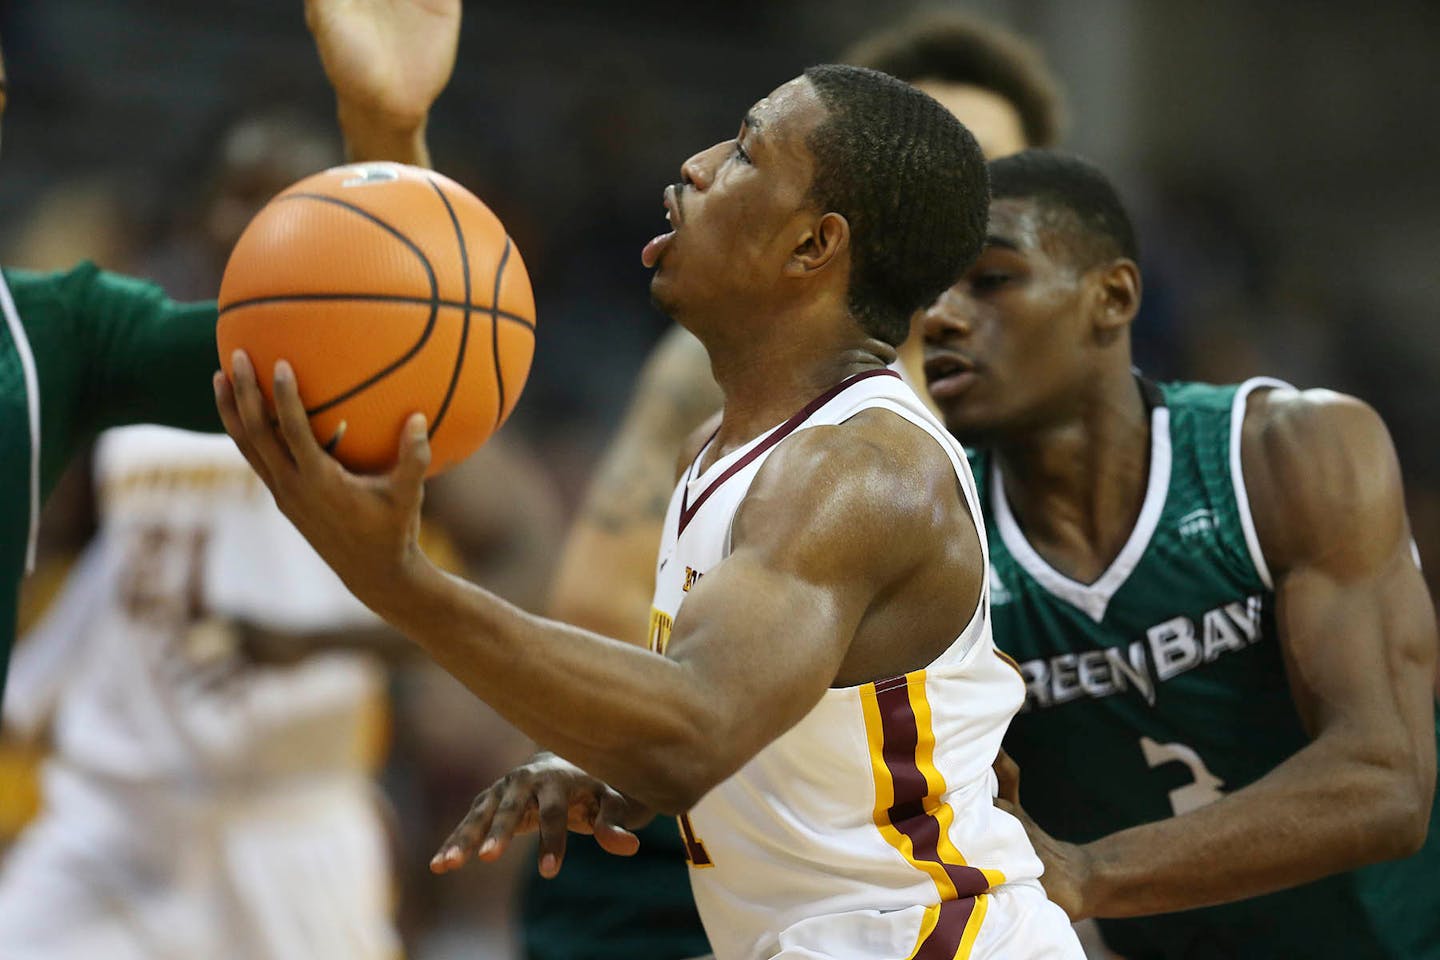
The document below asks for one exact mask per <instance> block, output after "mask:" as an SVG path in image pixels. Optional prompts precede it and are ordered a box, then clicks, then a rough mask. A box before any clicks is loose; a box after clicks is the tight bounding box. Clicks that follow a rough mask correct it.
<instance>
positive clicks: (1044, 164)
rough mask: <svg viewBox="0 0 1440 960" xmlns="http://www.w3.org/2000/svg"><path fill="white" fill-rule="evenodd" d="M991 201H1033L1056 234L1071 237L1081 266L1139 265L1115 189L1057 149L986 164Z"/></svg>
mask: <svg viewBox="0 0 1440 960" xmlns="http://www.w3.org/2000/svg"><path fill="white" fill-rule="evenodd" d="M990 196H991V198H992V199H994V200H1002V199H1005V198H1007V197H1014V198H1019V199H1024V200H1034V201H1036V202H1037V203H1038V204H1040V205H1041V206H1043V207H1044V208H1045V215H1046V217H1047V218H1048V219H1049V220H1050V223H1051V225H1052V226H1054V227H1055V228H1056V229H1058V230H1062V231H1069V232H1071V233H1072V234H1074V235H1075V236H1074V251H1075V254H1076V257H1077V259H1078V260H1079V261H1080V262H1079V265H1080V266H1082V267H1085V268H1089V267H1092V266H1095V265H1096V264H1099V263H1103V262H1106V261H1109V260H1114V259H1115V258H1117V257H1129V258H1130V259H1131V260H1137V259H1139V256H1140V245H1139V243H1138V241H1137V240H1136V239H1135V226H1134V224H1132V223H1131V222H1130V214H1129V213H1127V212H1126V211H1125V204H1124V203H1123V202H1122V201H1121V199H1120V194H1119V193H1118V192H1117V191H1116V190H1115V185H1114V184H1112V183H1111V182H1110V179H1109V178H1108V177H1106V176H1105V174H1103V173H1101V172H1100V168H1099V167H1096V166H1095V165H1094V164H1092V163H1090V162H1088V161H1086V160H1082V159H1081V158H1079V157H1077V156H1074V155H1072V154H1068V153H1061V152H1059V151H1057V150H1025V151H1022V152H1021V153H1017V154H1014V155H1013V156H1009V157H1001V158H1000V159H998V160H992V161H990Z"/></svg>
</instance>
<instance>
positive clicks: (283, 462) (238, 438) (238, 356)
mask: <svg viewBox="0 0 1440 960" xmlns="http://www.w3.org/2000/svg"><path fill="white" fill-rule="evenodd" d="M230 388H231V390H232V391H233V392H234V394H235V407H236V409H237V410H238V411H239V421H240V422H239V432H238V433H237V432H236V431H233V430H232V431H231V434H230V435H231V436H232V437H234V438H235V442H236V443H237V444H238V445H239V446H240V448H241V450H244V451H245V455H246V458H247V459H250V460H251V461H252V462H253V461H254V458H256V457H258V458H259V460H260V462H261V464H262V465H263V469H261V470H259V471H258V472H259V473H260V476H261V478H262V479H264V480H265V482H266V484H267V485H269V486H270V487H271V489H274V481H278V480H280V479H281V478H283V477H285V476H287V475H289V474H291V473H294V471H295V465H294V463H293V462H292V461H291V460H290V454H289V453H288V452H287V451H286V450H285V447H284V444H283V443H282V442H281V439H280V435H279V434H278V433H276V431H275V428H274V427H273V426H272V425H271V424H270V417H269V416H268V415H267V414H266V412H265V398H264V396H263V395H262V394H261V393H260V384H259V383H258V382H257V381H256V379H255V369H254V368H253V367H252V366H251V365H250V358H249V357H248V356H246V355H245V351H243V350H236V351H235V353H234V355H233V356H232V357H231V360H230ZM247 444H248V446H249V449H246V447H247ZM252 455H253V456H252Z"/></svg>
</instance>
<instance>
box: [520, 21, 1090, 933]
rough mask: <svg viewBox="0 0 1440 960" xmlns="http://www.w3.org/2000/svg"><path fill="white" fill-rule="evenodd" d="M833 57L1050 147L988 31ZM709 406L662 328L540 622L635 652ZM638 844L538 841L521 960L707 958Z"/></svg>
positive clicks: (1031, 99)
mask: <svg viewBox="0 0 1440 960" xmlns="http://www.w3.org/2000/svg"><path fill="white" fill-rule="evenodd" d="M844 60H845V62H847V63H855V64H858V65H860V66H867V67H873V68H875V69H878V70H883V71H885V72H886V73H889V74H891V75H893V76H897V77H899V78H900V79H902V80H907V81H910V82H912V83H914V84H915V85H916V86H917V87H919V88H920V89H921V90H924V91H925V92H926V93H928V94H930V95H931V96H932V97H935V98H936V99H937V100H939V101H940V102H941V103H942V104H944V105H945V106H946V107H948V108H949V109H950V112H951V113H953V114H955V115H956V116H957V117H959V118H960V120H961V121H962V122H964V123H965V125H966V126H967V127H969V128H970V131H971V133H973V134H974V136H975V139H976V140H977V141H978V142H979V144H980V147H981V149H982V150H983V151H984V152H985V154H986V156H988V157H995V156H1004V155H1005V154H1007V153H1014V152H1015V151H1017V150H1023V149H1024V148H1025V147H1027V146H1048V145H1051V144H1053V143H1054V142H1055V141H1056V140H1057V139H1058V138H1059V132H1060V127H1061V113H1062V110H1061V105H1060V96H1059V93H1058V90H1057V88H1056V84H1055V81H1054V79H1053V78H1052V77H1051V76H1050V72H1049V70H1048V68H1047V67H1046V65H1045V64H1044V62H1043V61H1042V59H1041V58H1040V55H1039V53H1038V51H1036V50H1035V49H1034V48H1033V47H1031V46H1030V45H1029V44H1028V43H1026V42H1025V41H1023V40H1022V39H1020V38H1019V37H1017V36H1015V35H1014V34H1011V33H1009V32H1007V31H1005V30H1004V29H1002V28H1000V27H998V26H995V25H993V24H990V23H986V22H983V21H978V20H974V19H971V18H968V17H960V16H954V15H942V14H934V15H928V16H924V17H921V18H917V19H911V20H908V21H905V22H903V23H901V24H898V25H897V26H895V27H894V28H893V29H891V30H888V31H885V32H883V33H879V34H876V35H874V36H871V37H869V38H867V39H866V40H864V41H862V42H861V43H859V44H858V45H857V46H856V47H855V48H854V49H852V50H851V51H849V52H848V53H847V54H846V55H845V57H844ZM920 346H921V343H920V338H919V337H918V336H912V337H911V340H910V341H909V342H907V343H906V344H905V345H904V346H902V347H901V354H902V360H904V359H906V356H905V355H906V354H907V353H909V354H910V355H911V358H910V359H911V361H912V362H911V369H912V373H913V376H914V378H915V379H914V380H913V381H912V382H914V383H919V382H920V380H919V377H920V357H919V355H918V353H919V348H920ZM719 409H720V389H719V387H717V386H716V385H715V381H714V378H713V377H712V376H711V373H710V360H709V358H708V357H707V356H706V354H705V350H704V348H703V347H701V346H700V342H699V341H698V340H696V339H695V338H694V336H692V335H691V334H689V333H687V332H686V331H685V330H683V329H681V328H680V327H678V326H677V327H674V328H673V329H672V330H670V331H669V332H668V333H667V334H665V336H664V337H663V338H662V340H661V341H660V343H659V345H658V346H657V347H656V349H655V351H654V352H653V353H652V354H651V356H650V359H649V360H648V361H647V363H646V365H645V369H644V371H643V372H642V374H641V377H640V381H639V383H638V384H637V385H636V388H635V393H634V396H633V397H632V399H631V403H630V408H629V410H628V412H627V413H626V415H625V419H624V421H623V422H622V423H621V425H620V428H619V430H618V431H617V432H616V435H615V437H614V438H613V439H612V440H611V443H610V447H609V449H608V451H607V452H606V454H605V456H604V458H603V459H602V461H601V463H600V466H599V468H598V470H597V473H596V475H595V478H594V479H593V480H592V481H591V484H590V489H589V492H588V494H587V496H586V500H585V503H584V505H583V507H582V508H581V511H580V515H579V517H578V518H577V520H576V522H575V524H574V526H573V527H572V529H571V531H570V535H569V539H568V542H567V544H566V548H565V551H564V554H563V556H562V559H561V563H560V568H559V570H558V573H557V575H556V578H555V584H554V592H553V595H552V602H551V609H550V612H551V615H552V616H554V617H556V618H557V619H559V620H564V621H567V622H570V623H575V624H578V625H581V626H584V627H587V628H588V629H590V630H594V631H596V632H598V633H603V634H605V635H607V636H614V637H622V638H628V639H630V640H632V641H633V642H635V643H637V644H641V645H643V644H644V643H645V642H646V639H647V637H646V626H647V624H648V622H649V615H650V600H651V597H652V596H653V594H654V581H655V551H656V549H657V548H658V546H659V543H660V528H661V524H662V521H663V520H664V518H665V507H666V505H667V504H668V503H669V500H670V494H671V491H672V490H673V489H674V479H675V460H676V458H677V456H678V455H679V451H680V448H681V446H682V445H683V443H684V441H685V439H686V438H687V437H688V436H689V435H690V434H691V433H692V432H693V431H694V430H695V429H696V428H697V427H698V426H699V425H700V424H701V423H703V422H704V421H705V420H706V419H708V418H709V417H710V416H712V415H713V414H714V413H715V412H716V411H718V410H719ZM546 771H547V761H546V760H545V759H544V758H543V757H542V758H537V760H536V762H535V763H533V764H532V765H531V766H530V767H529V768H527V773H533V774H535V775H554V774H555V771H554V769H553V767H551V768H549V773H548V774H547V773H546ZM517 773H518V771H517ZM521 775H522V776H524V775H526V774H525V773H522V774H521ZM640 838H641V843H640V848H639V851H638V852H637V853H636V854H635V856H633V857H632V858H630V859H627V860H623V861H622V860H618V859H616V858H615V857H612V856H609V855H608V854H606V853H605V852H603V851H602V849H601V848H600V847H599V846H597V845H596V844H594V843H591V842H589V841H587V840H575V841H573V842H572V843H571V844H569V846H568V848H567V847H566V846H565V844H564V834H563V832H562V833H561V835H560V836H559V837H558V838H556V837H546V838H544V840H543V841H542V847H541V856H542V858H543V857H544V856H545V855H546V854H551V855H554V857H555V860H554V861H553V863H551V864H546V863H545V861H544V860H543V859H542V865H541V874H543V875H544V876H543V877H542V876H541V875H540V874H535V873H531V874H529V885H528V886H527V888H526V890H525V893H524V896H523V898H522V901H521V917H522V924H523V932H524V940H525V950H526V955H527V957H529V958H530V960H620V958H626V960H628V958H631V957H645V958H646V960H677V958H682V957H690V956H695V955H697V954H701V953H705V952H707V951H708V949H709V948H708V946H707V943H706V939H705V932H704V930H702V929H701V926H700V918H699V916H698V915H697V914H696V912H695V906H694V902H693V900H692V899H691V896H690V880H689V877H688V876H687V875H686V871H687V867H686V863H685V850H684V846H683V845H682V844H681V841H680V834H679V831H678V830H677V829H676V827H675V822H674V820H673V819H671V818H668V817H662V818H658V819H656V820H655V821H654V822H653V823H652V824H651V825H650V826H649V827H647V828H645V830H643V831H641V833H640ZM501 849H503V845H501V846H497V848H496V852H495V855H497V856H498V854H499V851H500V850H501ZM562 858H563V860H564V865H565V869H564V870H563V871H561V870H560V861H561V859H562ZM557 871H559V872H558V873H557ZM545 878H549V879H545Z"/></svg>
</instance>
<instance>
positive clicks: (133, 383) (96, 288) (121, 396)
mask: <svg viewBox="0 0 1440 960" xmlns="http://www.w3.org/2000/svg"><path fill="white" fill-rule="evenodd" d="M65 287H66V291H65V293H66V300H67V301H68V304H69V307H70V309H69V311H68V312H69V314H70V320H71V324H72V325H73V334H74V336H75V337H76V338H77V340H78V341H80V342H81V343H83V344H84V346H85V349H84V350H83V351H82V355H83V356H84V357H85V364H86V371H85V377H84V383H83V387H82V389H83V391H84V394H85V400H86V401H87V402H84V403H83V404H82V407H81V409H82V410H83V411H85V413H86V414H87V415H88V416H87V417H86V419H88V420H89V422H88V423H87V424H86V427H88V429H89V431H94V430H103V429H104V428H106V427H113V426H118V425H120V424H127V423H158V424H164V425H167V426H172V427H183V428H185V429H188V430H205V431H219V430H220V429H222V428H221V426H220V417H219V414H218V413H217V412H216V410H215V394H214V392H213V390H212V388H211V386H210V375H211V374H212V373H214V371H215V370H217V369H218V368H219V366H220V362H219V359H218V356H217V354H216V349H215V320H216V313H215V304H214V302H213V301H212V302H204V303H176V302H175V301H174V300H171V299H170V298H169V297H167V296H166V295H165V292H164V291H163V290H161V289H160V288H159V287H158V286H156V285H155V284H153V283H149V282H146V281H144V280H136V279H134V278H131V277H122V276H120V275H118V274H114V273H108V272H106V271H103V270H99V269H96V268H95V267H94V266H93V265H89V264H85V265H82V266H81V267H80V268H77V269H76V270H73V271H71V272H70V273H69V274H68V275H67V276H66V278H65Z"/></svg>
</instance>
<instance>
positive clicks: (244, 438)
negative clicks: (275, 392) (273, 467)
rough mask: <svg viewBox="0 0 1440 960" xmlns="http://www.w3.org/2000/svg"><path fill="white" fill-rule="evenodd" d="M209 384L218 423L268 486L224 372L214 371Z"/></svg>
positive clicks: (264, 471) (263, 464)
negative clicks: (213, 390)
mask: <svg viewBox="0 0 1440 960" xmlns="http://www.w3.org/2000/svg"><path fill="white" fill-rule="evenodd" d="M211 383H212V384H213V386H214V387H215V407H216V409H218V410H219V411H220V422H221V423H222V424H224V425H225V432H226V433H228V434H230V437H231V439H232V440H234V441H235V446H236V447H238V448H239V450H240V452H241V453H242V454H244V456H245V459H246V461H248V462H249V464H250V468H251V469H252V470H254V471H255V472H256V473H257V474H259V476H260V479H261V480H263V481H264V482H265V485H266V486H270V474H269V473H268V472H267V471H266V469H265V462H264V461H263V460H261V459H260V455H259V454H258V453H256V452H255V448H254V446H253V445H252V444H251V443H250V438H249V436H248V435H247V434H246V433H245V424H244V423H243V422H242V421H241V420H240V408H239V407H238V406H237V405H236V403H235V391H234V389H233V388H232V387H231V386H230V380H229V379H228V378H227V377H226V376H225V373H224V371H222V370H216V371H215V376H214V377H212V378H211Z"/></svg>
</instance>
